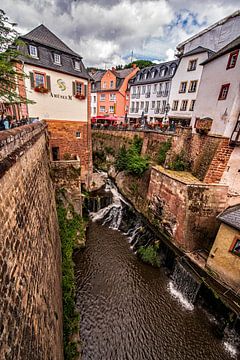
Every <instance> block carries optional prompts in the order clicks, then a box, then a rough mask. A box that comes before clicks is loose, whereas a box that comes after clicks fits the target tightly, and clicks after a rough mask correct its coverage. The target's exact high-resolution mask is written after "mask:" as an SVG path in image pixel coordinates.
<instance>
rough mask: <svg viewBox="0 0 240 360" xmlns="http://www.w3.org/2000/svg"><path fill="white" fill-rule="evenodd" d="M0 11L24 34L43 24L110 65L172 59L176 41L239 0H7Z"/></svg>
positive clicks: (93, 62)
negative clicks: (134, 61)
mask: <svg viewBox="0 0 240 360" xmlns="http://www.w3.org/2000/svg"><path fill="white" fill-rule="evenodd" d="M1 7H3V10H4V11H5V12H6V13H7V15H8V16H9V17H10V18H11V20H13V21H15V22H16V23H17V24H18V30H19V32H20V33H22V34H24V33H27V32H28V31H30V30H31V29H33V28H34V27H36V26H37V25H39V24H41V23H43V24H44V25H46V26H47V27H48V28H49V29H50V30H52V31H53V32H54V33H55V34H56V35H57V36H59V37H60V38H61V39H62V40H63V41H65V42H66V43H67V44H68V46H70V47H71V48H72V49H73V50H75V51H76V52H78V53H79V54H80V55H81V56H83V60H84V63H85V65H87V66H99V67H111V66H113V65H117V64H125V63H128V62H129V61H130V58H131V53H132V52H133V58H135V59H150V60H153V61H155V60H156V61H163V60H171V59H173V54H174V49H175V47H176V45H177V44H178V43H180V42H181V41H183V40H185V39H187V38H188V37H190V36H191V35H193V34H195V33H197V32H198V31H200V30H202V29H203V28H205V27H207V26H208V25H211V24H212V23H214V22H216V21H218V20H220V19H222V18H224V17H225V16H227V15H229V14H231V13H232V12H234V11H236V10H238V8H240V6H239V0H228V1H226V0H200V1H196V0H195V1H193V0H7V1H5V2H3V4H2V5H1Z"/></svg>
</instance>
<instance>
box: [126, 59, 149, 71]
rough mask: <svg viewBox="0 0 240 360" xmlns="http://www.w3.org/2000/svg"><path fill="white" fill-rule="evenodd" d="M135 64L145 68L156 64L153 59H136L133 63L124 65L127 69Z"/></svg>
mask: <svg viewBox="0 0 240 360" xmlns="http://www.w3.org/2000/svg"><path fill="white" fill-rule="evenodd" d="M133 64H136V65H137V67H139V69H144V68H145V67H147V66H151V65H156V64H154V63H153V62H152V61H151V60H135V61H132V62H131V63H129V64H127V65H125V66H124V68H125V69H129V68H131V67H132V66H133Z"/></svg>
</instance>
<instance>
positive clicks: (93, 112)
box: [91, 92, 97, 116]
mask: <svg viewBox="0 0 240 360" xmlns="http://www.w3.org/2000/svg"><path fill="white" fill-rule="evenodd" d="M91 116H97V93H96V92H92V93H91Z"/></svg>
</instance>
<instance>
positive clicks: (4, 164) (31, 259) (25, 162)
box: [0, 124, 63, 360]
mask: <svg viewBox="0 0 240 360" xmlns="http://www.w3.org/2000/svg"><path fill="white" fill-rule="evenodd" d="M0 169H1V171H0V203H1V208H0V228H1V235H0V269H1V275H0V279H1V281H0V359H6V360H13V359H14V360H18V359H19V360H20V359H21V360H23V359H24V360H25V359H33V360H34V359H36V360H40V359H41V360H42V359H44V360H46V359H53V360H61V359H63V349H62V294H61V252H60V240H59V235H58V223H57V216H56V206H55V197H54V191H53V187H52V183H51V179H50V171H49V158H48V149H47V139H46V129H45V127H44V125H42V124H35V125H27V126H24V127H21V128H17V129H13V130H10V131H6V132H0Z"/></svg>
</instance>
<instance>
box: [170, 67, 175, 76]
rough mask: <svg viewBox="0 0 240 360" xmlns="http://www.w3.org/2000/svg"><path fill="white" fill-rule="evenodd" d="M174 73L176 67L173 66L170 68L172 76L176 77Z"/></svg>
mask: <svg viewBox="0 0 240 360" xmlns="http://www.w3.org/2000/svg"><path fill="white" fill-rule="evenodd" d="M174 71H175V67H174V66H173V67H171V68H170V76H172V75H174Z"/></svg>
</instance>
